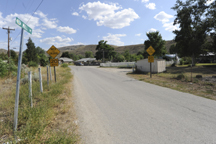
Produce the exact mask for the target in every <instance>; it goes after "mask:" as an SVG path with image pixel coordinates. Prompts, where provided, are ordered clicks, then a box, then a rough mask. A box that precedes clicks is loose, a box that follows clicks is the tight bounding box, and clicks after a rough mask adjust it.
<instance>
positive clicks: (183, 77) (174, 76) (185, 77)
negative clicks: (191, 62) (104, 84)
mask: <svg viewBox="0 0 216 144" xmlns="http://www.w3.org/2000/svg"><path fill="white" fill-rule="evenodd" d="M128 75H129V76H130V77H132V78H135V79H137V80H140V81H145V82H148V83H152V84H156V85H159V86H163V87H167V88H171V89H175V90H178V91H182V92H187V93H191V94H194V95H197V96H202V97H205V98H210V99H214V100H216V78H214V77H215V76H216V67H215V66H211V67H208V66H195V67H193V68H192V81H191V68H190V67H167V71H166V72H164V73H159V74H153V75H152V78H150V75H149V73H145V74H138V73H129V74H128ZM196 75H202V78H196Z"/></svg>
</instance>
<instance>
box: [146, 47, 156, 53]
mask: <svg viewBox="0 0 216 144" xmlns="http://www.w3.org/2000/svg"><path fill="white" fill-rule="evenodd" d="M146 51H147V53H148V54H149V55H153V53H154V52H155V50H154V48H153V47H152V46H150V47H149V48H148V49H147V50H146Z"/></svg>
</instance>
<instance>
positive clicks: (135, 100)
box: [71, 66, 216, 144]
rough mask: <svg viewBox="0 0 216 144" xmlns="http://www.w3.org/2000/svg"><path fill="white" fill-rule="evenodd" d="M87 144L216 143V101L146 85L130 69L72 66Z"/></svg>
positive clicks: (78, 110)
mask: <svg viewBox="0 0 216 144" xmlns="http://www.w3.org/2000/svg"><path fill="white" fill-rule="evenodd" d="M71 69H72V72H73V74H74V85H75V105H76V110H77V114H78V120H79V126H80V132H81V137H82V139H83V142H84V143H86V144H106V143H107V144H111V143H115V144H216V101H213V100H209V99H205V98H201V97H198V96H194V95H191V94H187V93H183V92H178V91H175V90H171V89H168V88H164V87H160V86H156V85H153V84H149V83H145V82H141V81H137V80H134V79H132V78H129V77H127V76H126V75H125V73H126V72H127V71H128V69H126V70H124V69H116V70H114V69H107V68H97V67H79V66H71Z"/></svg>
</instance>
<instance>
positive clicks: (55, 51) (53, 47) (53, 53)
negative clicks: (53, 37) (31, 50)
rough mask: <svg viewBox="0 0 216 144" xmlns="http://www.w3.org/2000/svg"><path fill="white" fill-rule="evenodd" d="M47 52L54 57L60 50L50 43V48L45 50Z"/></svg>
mask: <svg viewBox="0 0 216 144" xmlns="http://www.w3.org/2000/svg"><path fill="white" fill-rule="evenodd" d="M47 53H48V54H49V55H50V56H51V57H53V58H55V57H56V56H57V55H58V54H59V53H60V51H59V50H58V49H57V48H56V47H55V46H54V45H52V46H51V48H50V49H49V50H48V51H47Z"/></svg>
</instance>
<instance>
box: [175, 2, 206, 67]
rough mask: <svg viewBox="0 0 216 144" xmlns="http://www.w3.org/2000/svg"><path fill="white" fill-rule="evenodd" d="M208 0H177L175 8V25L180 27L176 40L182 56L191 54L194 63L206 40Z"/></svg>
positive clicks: (176, 32)
mask: <svg viewBox="0 0 216 144" xmlns="http://www.w3.org/2000/svg"><path fill="white" fill-rule="evenodd" d="M205 4H206V0H199V1H197V0H186V1H185V2H182V1H181V0H177V1H176V4H175V6H174V7H172V9H173V10H175V11H177V15H176V18H175V20H174V25H179V27H180V29H179V30H175V31H174V32H173V33H174V34H176V36H175V42H176V43H177V44H176V46H177V48H178V52H179V54H180V56H191V57H192V64H193V65H195V58H196V57H197V56H199V54H200V53H201V52H202V44H204V43H205V40H206V36H207V34H206V32H207V22H206V21H205V20H203V19H202V18H203V16H204V14H205V12H206V6H205Z"/></svg>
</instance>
